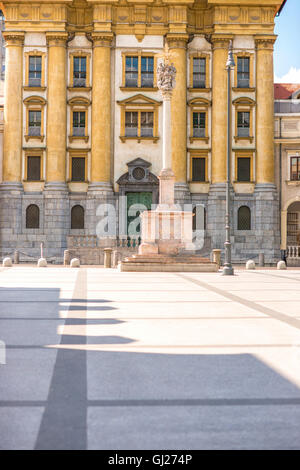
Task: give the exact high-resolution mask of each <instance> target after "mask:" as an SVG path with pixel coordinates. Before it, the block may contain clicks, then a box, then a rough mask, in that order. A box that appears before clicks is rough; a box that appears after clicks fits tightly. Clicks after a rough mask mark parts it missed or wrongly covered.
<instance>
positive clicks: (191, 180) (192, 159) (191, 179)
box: [190, 154, 208, 184]
mask: <svg viewBox="0 0 300 470" xmlns="http://www.w3.org/2000/svg"><path fill="white" fill-rule="evenodd" d="M199 158H201V159H203V160H204V161H205V162H204V172H205V174H204V180H203V181H202V180H194V179H193V161H194V160H197V159H199ZM207 161H208V156H207V155H201V154H199V155H191V163H190V165H191V166H190V182H191V183H197V184H199V183H200V184H201V183H202V184H203V183H208V178H207V166H208V164H207Z"/></svg>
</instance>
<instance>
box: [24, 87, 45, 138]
mask: <svg viewBox="0 0 300 470" xmlns="http://www.w3.org/2000/svg"><path fill="white" fill-rule="evenodd" d="M24 105H25V108H26V124H25V140H26V142H28V141H29V140H39V141H41V142H43V141H44V138H45V134H44V133H45V123H44V118H45V106H46V100H45V99H44V98H42V97H41V96H29V97H28V98H25V100H24ZM30 111H38V112H40V113H41V132H40V135H29V112H30Z"/></svg>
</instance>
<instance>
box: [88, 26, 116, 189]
mask: <svg viewBox="0 0 300 470" xmlns="http://www.w3.org/2000/svg"><path fill="white" fill-rule="evenodd" d="M92 39H93V92H92V160H91V183H90V187H89V190H91V191H97V190H99V191H100V192H103V191H104V192H106V191H110V192H111V190H112V188H111V45H112V40H113V34H112V33H93V34H92Z"/></svg>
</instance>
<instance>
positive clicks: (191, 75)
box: [188, 52, 211, 93]
mask: <svg viewBox="0 0 300 470" xmlns="http://www.w3.org/2000/svg"><path fill="white" fill-rule="evenodd" d="M194 59H206V64H205V65H206V73H205V87H204V88H194V79H193V78H194ZM210 87H211V84H210V53H204V52H195V53H192V54H190V55H189V88H188V91H189V92H192V93H193V92H197V93H208V92H209V91H211V88H210Z"/></svg>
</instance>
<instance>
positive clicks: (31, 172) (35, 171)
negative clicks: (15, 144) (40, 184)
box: [27, 157, 41, 181]
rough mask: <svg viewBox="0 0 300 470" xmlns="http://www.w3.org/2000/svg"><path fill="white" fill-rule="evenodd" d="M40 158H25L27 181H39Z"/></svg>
mask: <svg viewBox="0 0 300 470" xmlns="http://www.w3.org/2000/svg"><path fill="white" fill-rule="evenodd" d="M40 179H41V157H27V181H40Z"/></svg>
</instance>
